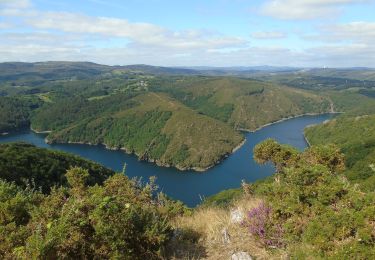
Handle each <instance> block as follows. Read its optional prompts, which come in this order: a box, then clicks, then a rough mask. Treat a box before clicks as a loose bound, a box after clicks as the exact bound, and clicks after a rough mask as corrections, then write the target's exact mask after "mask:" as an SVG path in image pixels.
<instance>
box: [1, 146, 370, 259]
mask: <svg viewBox="0 0 375 260" xmlns="http://www.w3.org/2000/svg"><path fill="white" fill-rule="evenodd" d="M7 150H8V152H6V151H7ZM2 151H3V154H5V155H4V156H3V155H1V157H0V158H1V159H2V166H1V167H2V168H4V169H9V167H10V166H12V165H16V167H14V171H13V173H14V176H19V174H18V172H22V169H23V168H22V165H24V168H27V167H29V166H28V164H27V162H28V159H30V156H31V154H30V153H32V151H33V153H35V154H36V156H35V157H33V161H34V162H33V163H32V165H31V166H30V169H31V171H32V172H33V175H32V176H28V175H26V176H25V178H29V179H38V178H39V179H41V178H40V177H42V176H43V180H44V182H43V183H42V185H47V184H50V185H51V186H50V187H49V188H50V189H48V192H42V191H43V189H39V188H38V186H37V185H38V184H37V183H38V182H34V184H33V185H24V184H23V183H17V182H11V181H12V179H9V175H8V174H6V175H0V234H1V235H0V257H1V258H2V259H14V258H18V259H35V258H43V259H44V258H49V259H55V258H101V259H110V258H122V259H145V258H146V259H185V258H189V259H191V258H193V259H196V258H204V259H228V258H230V257H231V255H232V254H233V253H236V252H240V251H242V252H247V253H248V254H249V255H251V256H253V257H256V258H258V259H272V258H275V259H276V258H282V257H290V258H297V259H306V258H324V259H327V258H329V259H346V258H355V259H373V258H374V257H375V233H374V223H375V205H374V203H373V202H374V200H375V193H374V191H363V190H361V188H360V187H358V186H357V185H355V183H354V182H350V181H348V180H347V178H346V177H345V175H344V171H345V159H344V155H343V154H341V153H340V151H339V149H338V148H337V147H336V146H334V145H323V146H312V147H310V148H308V149H306V150H305V151H304V152H299V151H297V150H296V149H294V148H293V147H290V146H286V145H280V144H278V143H277V142H275V141H273V140H266V141H264V142H263V143H260V144H258V145H257V146H256V148H255V150H254V158H255V160H256V161H257V162H258V163H267V162H271V163H273V164H274V165H275V169H276V173H275V175H274V176H273V177H270V178H268V179H267V180H266V181H261V182H258V183H256V184H246V183H244V184H243V187H242V191H241V192H238V191H234V190H232V191H230V193H231V195H230V196H226V195H225V192H223V193H221V195H218V196H216V197H214V198H212V199H211V201H210V202H209V203H206V204H203V205H202V206H200V207H198V208H196V209H194V210H192V209H188V208H186V207H185V206H183V204H182V203H180V202H175V201H172V200H170V199H168V198H167V197H166V196H165V195H163V194H161V193H159V194H158V193H156V189H157V187H156V186H155V183H154V180H153V179H151V180H150V182H149V183H148V184H147V183H141V182H140V181H139V180H136V179H133V180H130V179H128V178H127V177H126V175H124V173H125V169H124V172H123V173H117V174H113V173H111V172H110V171H108V175H107V176H106V177H107V178H106V179H105V180H104V181H100V182H93V181H91V180H92V178H93V177H95V171H93V170H85V169H83V168H79V167H75V166H79V164H77V165H74V164H75V163H81V165H82V166H84V167H94V169H95V166H92V165H90V163H89V162H87V161H85V160H83V159H78V158H77V157H74V156H70V157H69V156H67V155H66V154H61V153H57V154H55V152H49V151H47V150H45V149H40V148H35V147H33V146H31V145H25V144H9V145H2ZM4 152H5V153H4ZM15 152H17V154H18V157H17V160H14V161H12V160H11V159H10V157H9V156H10V155H11V154H12V153H13V154H14V153H15ZM7 154H8V155H7ZM7 156H8V157H7ZM55 156H58V158H66V159H62V160H61V166H59V167H56V168H53V167H52V168H50V167H51V162H53V161H54V159H55ZM4 158H5V159H4ZM64 160H66V164H64ZM69 161H70V162H71V163H70V166H72V168H69V169H68V170H67V171H66V174H65V175H64V176H60V178H64V180H66V181H63V182H58V181H56V176H59V174H55V172H60V170H59V169H60V167H64V166H65V165H69V163H68V162H69ZM55 163H57V162H55ZM85 163H86V165H84V164H85ZM87 163H88V164H87ZM43 164H45V167H43ZM52 164H54V163H52ZM102 170H103V169H102ZM0 172H1V173H2V172H3V171H0ZM13 179H16V177H14V178H13ZM31 183H33V182H31ZM233 196H234V197H235V198H234V199H233ZM230 197H232V199H231V200H230V199H229V198H230ZM275 198H278V199H277V200H275ZM215 201H217V202H218V203H215Z"/></svg>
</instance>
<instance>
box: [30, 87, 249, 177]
mask: <svg viewBox="0 0 375 260" xmlns="http://www.w3.org/2000/svg"><path fill="white" fill-rule="evenodd" d="M66 102H69V101H66ZM32 127H33V128H34V129H36V130H51V131H52V133H51V134H50V135H49V136H48V137H47V139H48V141H49V142H74V143H90V144H100V143H102V144H105V145H106V146H107V147H108V148H110V149H123V150H125V151H126V152H128V153H135V154H136V155H138V157H139V158H140V159H143V160H148V161H152V162H156V163H157V164H159V165H163V166H175V167H177V168H179V169H195V170H204V169H206V168H208V167H211V166H213V165H214V164H216V163H218V162H219V161H220V160H221V159H222V158H223V157H224V156H226V155H227V154H229V153H231V152H232V150H233V149H234V148H235V147H236V146H237V145H239V144H240V143H241V142H242V140H243V136H242V135H241V134H239V133H238V132H236V131H235V130H233V129H232V128H231V127H230V126H229V125H226V124H224V123H223V122H220V121H218V120H215V119H213V118H210V117H208V116H205V115H201V114H199V113H197V112H196V111H194V110H192V109H190V108H188V107H186V106H184V105H183V104H181V103H180V102H178V101H176V100H174V99H172V98H170V97H169V96H168V95H166V94H162V93H153V92H147V93H143V94H139V95H137V96H132V95H130V96H129V95H116V96H109V97H107V98H104V99H101V100H95V101H86V100H85V101H83V100H74V101H71V102H70V103H61V104H60V105H59V106H56V104H54V105H52V106H51V107H46V108H44V109H42V110H41V111H40V112H39V113H37V114H36V116H35V117H34V118H33V120H32Z"/></svg>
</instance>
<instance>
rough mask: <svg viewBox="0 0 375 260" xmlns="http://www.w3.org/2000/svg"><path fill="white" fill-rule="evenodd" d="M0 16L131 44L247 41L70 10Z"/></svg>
mask: <svg viewBox="0 0 375 260" xmlns="http://www.w3.org/2000/svg"><path fill="white" fill-rule="evenodd" d="M0 15H3V16H13V17H18V18H21V19H24V22H25V24H27V25H28V26H31V27H33V28H36V29H42V30H57V31H61V32H65V33H73V34H92V35H100V36H102V37H103V38H108V37H118V38H126V39H129V40H130V41H131V42H132V43H133V44H138V45H144V46H146V45H147V46H160V47H165V48H176V49H197V48H201V49H203V48H225V47H236V46H237V47H239V46H243V45H244V44H246V41H245V40H244V39H241V38H239V37H228V36H223V35H219V34H217V33H212V32H207V31H201V30H185V31H171V30H168V29H166V28H163V27H160V26H157V25H154V24H150V23H131V22H129V21H127V20H125V19H118V18H111V17H93V16H87V15H83V14H76V13H69V12H38V11H35V10H30V11H22V10H19V9H8V10H4V11H0Z"/></svg>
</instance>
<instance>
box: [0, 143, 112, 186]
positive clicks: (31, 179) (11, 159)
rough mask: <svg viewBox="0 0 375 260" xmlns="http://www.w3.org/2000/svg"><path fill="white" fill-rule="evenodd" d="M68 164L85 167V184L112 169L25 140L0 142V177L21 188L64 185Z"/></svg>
mask: <svg viewBox="0 0 375 260" xmlns="http://www.w3.org/2000/svg"><path fill="white" fill-rule="evenodd" d="M72 167H83V168H85V169H87V171H88V173H89V176H88V178H87V183H88V184H90V185H94V184H95V183H103V181H104V180H105V179H107V178H108V177H109V176H111V175H113V174H114V172H112V171H111V170H109V169H107V168H104V167H103V166H101V165H99V164H97V163H94V162H91V161H88V160H84V159H82V158H80V157H78V156H74V155H71V154H67V153H63V152H58V151H50V150H47V149H43V148H38V147H35V146H34V145H31V144H27V143H8V144H0V179H3V180H5V181H8V182H14V183H15V184H17V185H18V186H20V187H22V188H26V187H29V188H33V189H37V190H39V189H40V190H41V191H42V192H43V193H49V192H50V189H51V188H52V187H54V186H61V185H64V186H65V185H67V180H66V178H65V176H64V175H65V173H66V171H67V170H69V169H70V168H72Z"/></svg>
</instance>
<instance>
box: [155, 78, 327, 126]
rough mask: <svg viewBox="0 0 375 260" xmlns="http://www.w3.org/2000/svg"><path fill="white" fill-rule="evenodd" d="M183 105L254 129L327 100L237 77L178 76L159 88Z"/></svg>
mask: <svg viewBox="0 0 375 260" xmlns="http://www.w3.org/2000/svg"><path fill="white" fill-rule="evenodd" d="M158 90H159V91H164V92H168V93H170V94H171V95H172V96H173V97H175V98H177V99H179V100H180V101H181V102H183V103H184V104H186V105H187V106H189V107H191V108H193V109H196V110H197V111H199V112H201V113H203V114H206V115H208V116H211V117H214V118H216V119H219V120H221V121H223V122H227V123H229V124H230V125H232V126H234V127H235V128H236V129H246V130H255V129H257V128H258V127H260V126H262V125H265V124H268V123H272V122H275V121H277V120H280V119H282V118H287V117H291V116H296V115H301V114H305V113H323V112H329V111H330V106H331V105H330V100H329V98H325V97H322V96H319V95H317V94H314V93H311V92H308V91H302V90H298V89H293V88H288V87H284V86H278V85H274V84H269V83H265V82H261V81H255V80H246V79H239V78H204V77H202V78H200V79H199V78H198V79H195V80H194V81H191V79H180V81H179V82H178V83H174V84H170V85H167V84H165V85H164V87H159V88H158Z"/></svg>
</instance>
